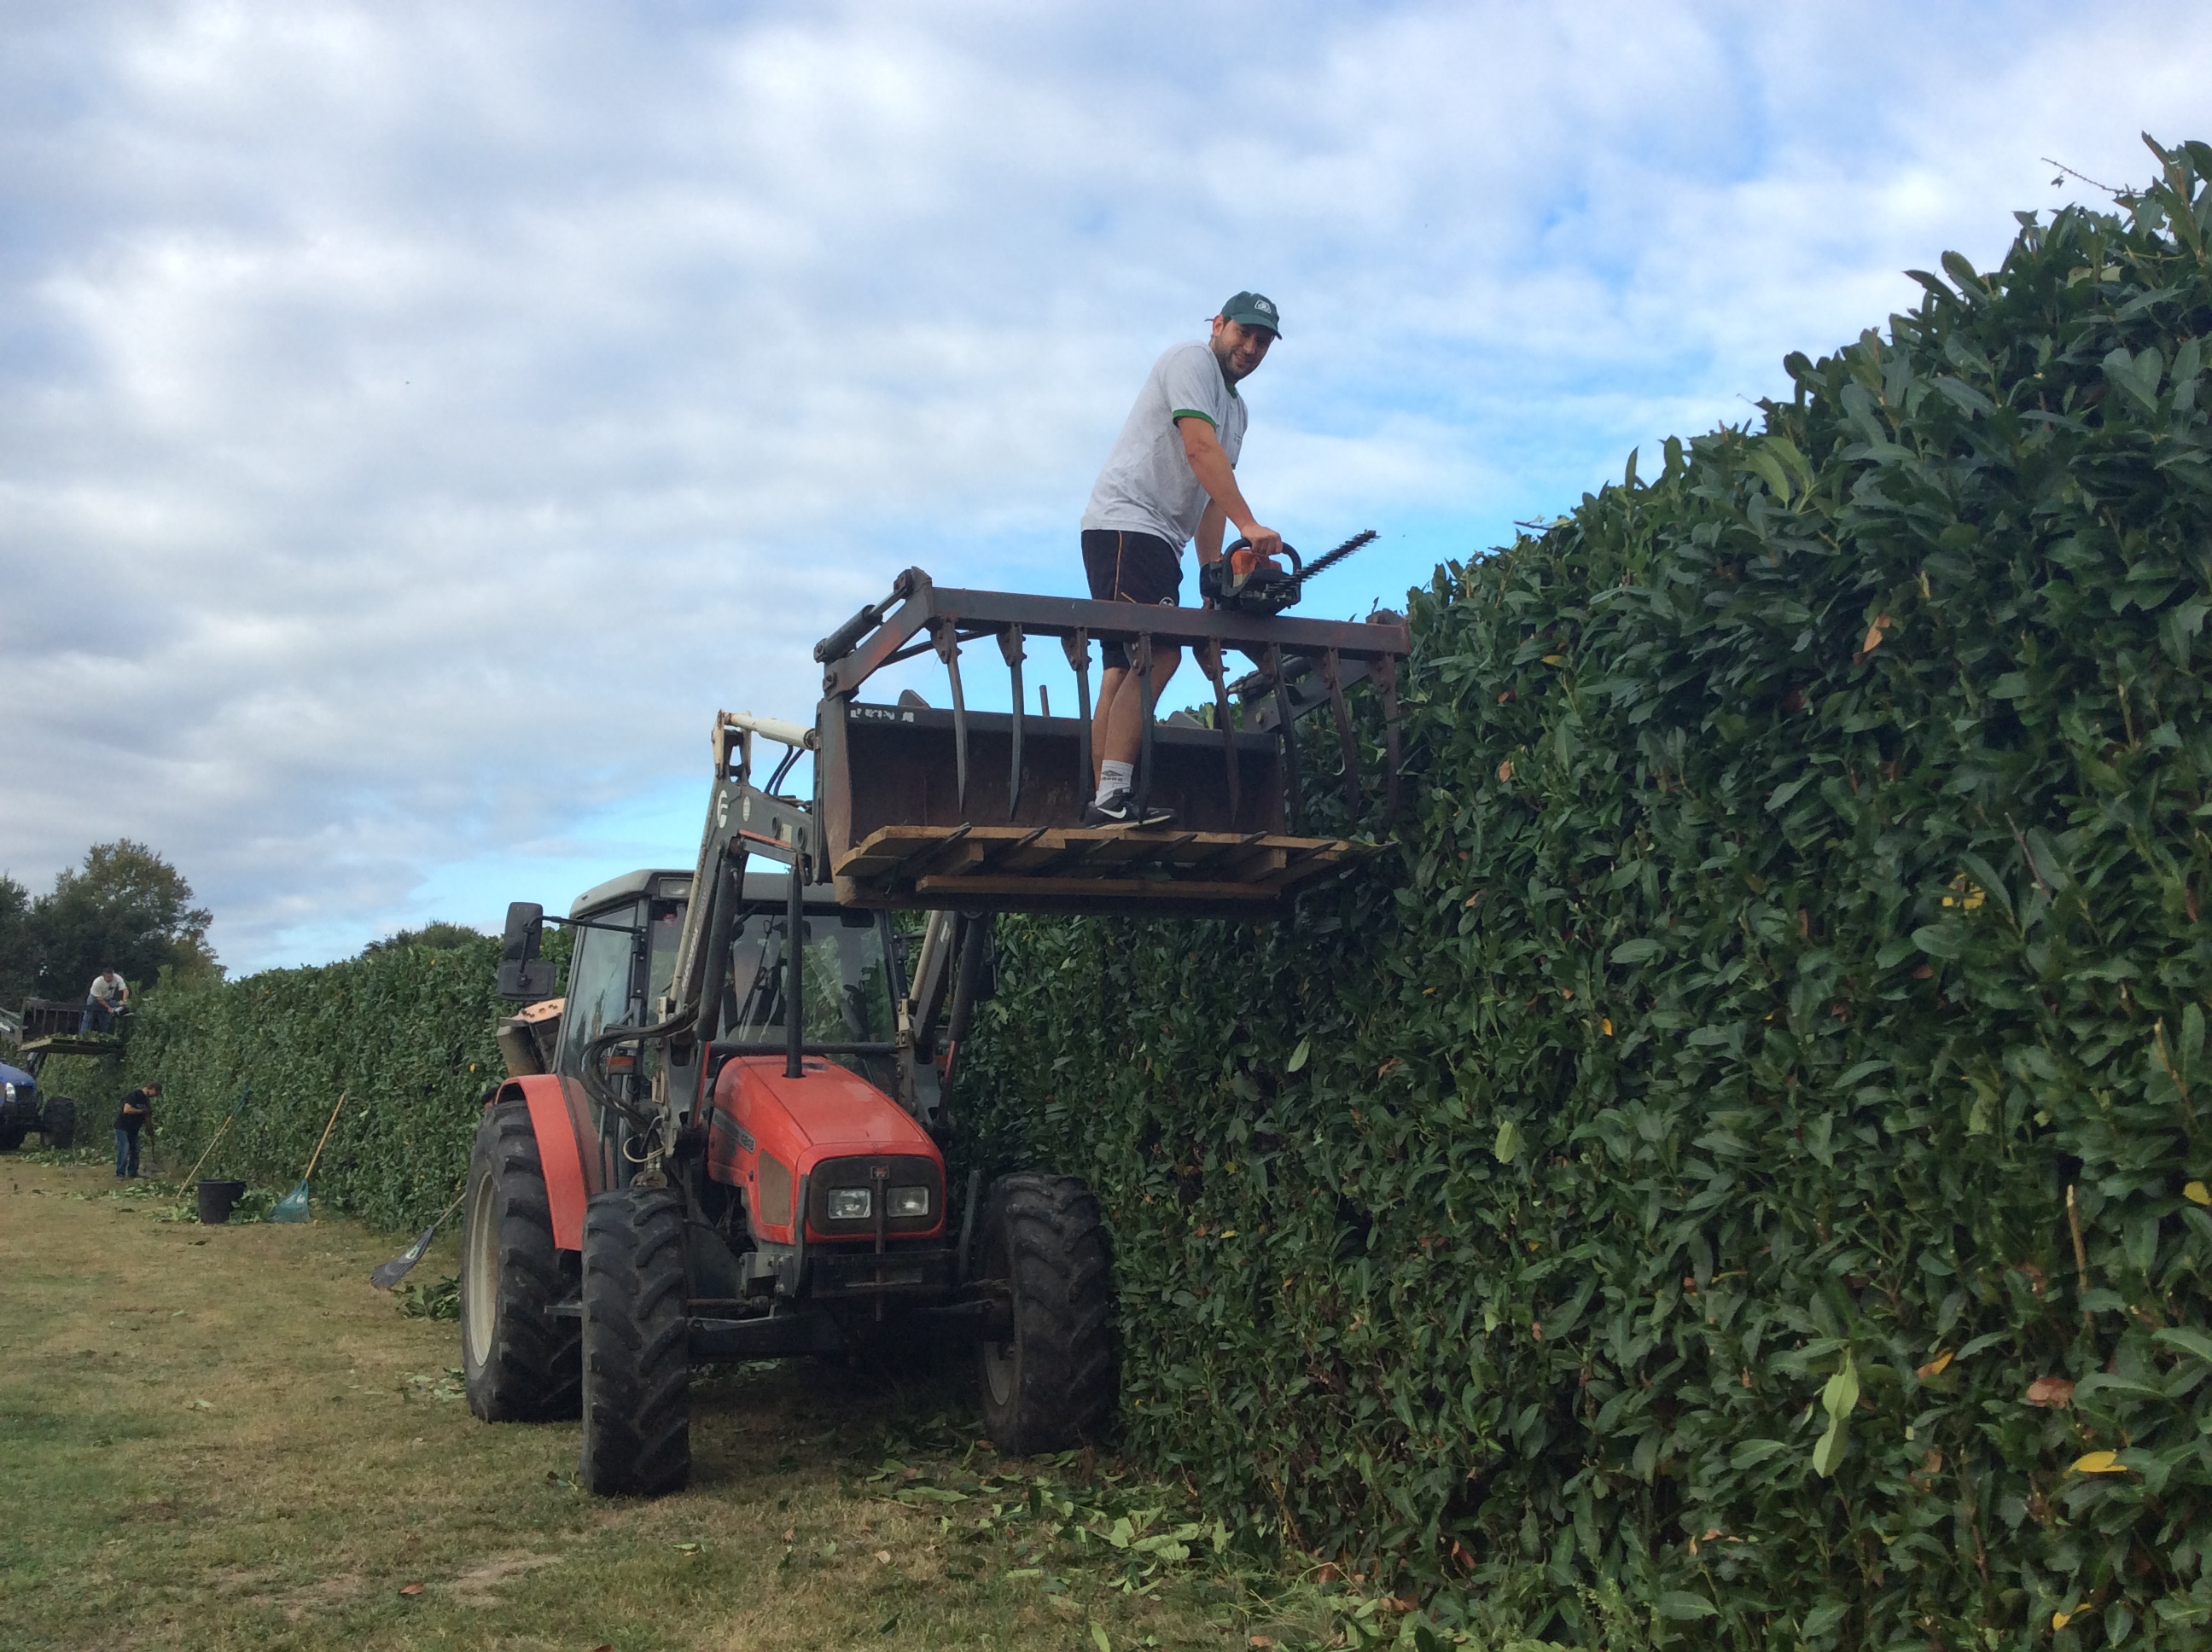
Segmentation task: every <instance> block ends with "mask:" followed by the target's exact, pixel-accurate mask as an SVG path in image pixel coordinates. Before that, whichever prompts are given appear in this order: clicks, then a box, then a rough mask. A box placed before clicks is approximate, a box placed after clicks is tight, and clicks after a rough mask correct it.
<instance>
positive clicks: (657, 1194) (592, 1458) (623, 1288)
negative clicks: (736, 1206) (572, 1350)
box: [582, 1187, 691, 1497]
mask: <svg viewBox="0 0 2212 1652" xmlns="http://www.w3.org/2000/svg"><path fill="white" fill-rule="evenodd" d="M689 1290H690V1287H689V1281H688V1279H687V1278H686V1274H685V1269H684V1200H683V1196H682V1195H681V1194H680V1193H677V1192H676V1191H675V1190H674V1189H673V1188H669V1187H623V1188H618V1189H617V1190H615V1191H613V1192H610V1193H597V1194H594V1195H593V1196H592V1200H591V1202H590V1203H589V1204H587V1205H586V1206H585V1207H584V1452H583V1462H582V1467H583V1481H584V1485H585V1489H586V1490H587V1491H595V1492H597V1493H598V1494H599V1496H601V1497H664V1496H665V1495H667V1494H668V1493H669V1492H671V1491H682V1490H683V1489H684V1483H685V1482H686V1481H687V1480H689V1479H690V1477H691V1349H690V1326H689V1325H688V1324H687V1322H686V1320H687V1313H688V1309H689V1306H690V1296H689Z"/></svg>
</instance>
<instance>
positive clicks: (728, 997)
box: [721, 911, 898, 1044]
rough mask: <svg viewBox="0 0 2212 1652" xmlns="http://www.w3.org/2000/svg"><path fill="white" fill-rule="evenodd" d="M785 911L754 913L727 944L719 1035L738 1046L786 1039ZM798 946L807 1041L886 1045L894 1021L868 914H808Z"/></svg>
mask: <svg viewBox="0 0 2212 1652" xmlns="http://www.w3.org/2000/svg"><path fill="white" fill-rule="evenodd" d="M785 926H786V918H785V914H783V913H782V912H781V911H778V912H775V913H768V912H759V911H757V912H754V913H752V914H750V915H749V916H748V917H747V918H746V919H745V920H744V923H743V925H741V926H739V928H738V932H737V933H736V935H735V936H734V937H733V938H732V940H731V943H730V974H729V985H728V987H726V988H725V989H724V993H723V998H722V1016H721V1036H722V1037H724V1038H726V1039H730V1040H733V1041H735V1042H738V1043H746V1044H755V1043H770V1042H775V1041H777V1040H779V1039H781V1038H782V1037H783V1036H784V1026H785V1021H784V1005H783V999H784V976H785V970H784V945H785ZM800 944H801V945H802V946H803V947H804V948H805V954H804V957H802V959H801V961H800V966H799V975H800V983H801V990H802V993H803V994H804V999H805V1020H804V1022H803V1023H802V1025H803V1026H804V1028H805V1036H806V1039H807V1041H808V1042H810V1043H821V1044H888V1043H889V1042H891V1038H892V1036H893V1035H894V1033H895V1032H896V1029H897V1025H898V1017H897V1015H896V1011H895V1010H894V1009H893V1007H892V1003H891V978H890V963H889V961H888V960H887V959H886V958H885V957H884V940H883V929H882V926H880V925H879V924H878V922H877V921H876V917H875V914H873V913H867V912H836V911H815V912H809V913H808V914H806V919H805V927H804V929H803V931H802V932H801V935H800Z"/></svg>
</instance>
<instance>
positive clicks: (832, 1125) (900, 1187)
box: [707, 1055, 945, 1245]
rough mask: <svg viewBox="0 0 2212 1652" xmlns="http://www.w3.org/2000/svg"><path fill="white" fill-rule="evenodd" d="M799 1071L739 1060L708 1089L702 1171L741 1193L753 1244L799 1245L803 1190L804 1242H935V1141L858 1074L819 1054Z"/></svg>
mask: <svg viewBox="0 0 2212 1652" xmlns="http://www.w3.org/2000/svg"><path fill="white" fill-rule="evenodd" d="M707 1165H708V1175H711V1176H712V1177H713V1178H714V1180H715V1181H719V1182H721V1183H722V1184H723V1185H725V1186H726V1187H734V1188H736V1189H737V1190H738V1192H739V1193H741V1194H743V1195H744V1206H745V1219H746V1224H747V1225H748V1227H749V1228H750V1230H751V1232H752V1236H753V1237H754V1238H755V1239H757V1240H759V1241H762V1242H766V1243H769V1244H784V1245H787V1244H793V1243H795V1242H797V1237H798V1221H797V1217H798V1211H797V1203H798V1200H799V1190H800V1188H801V1187H805V1188H806V1190H807V1192H806V1202H807V1206H808V1209H807V1213H806V1214H807V1221H806V1240H807V1242H808V1243H809V1244H814V1243H820V1242H829V1243H836V1242H840V1241H851V1240H860V1241H866V1242H870V1243H872V1242H874V1241H875V1240H876V1239H877V1237H878V1235H879V1234H880V1236H882V1237H884V1238H885V1239H900V1240H908V1239H923V1238H935V1237H939V1236H942V1235H943V1234H944V1232H945V1158H944V1156H943V1155H942V1154H941V1153H939V1151H938V1149H937V1144H936V1143H935V1142H933V1141H932V1140H931V1139H929V1136H928V1134H927V1132H925V1131H924V1130H923V1129H922V1127H921V1126H920V1125H918V1124H916V1123H915V1121H914V1120H913V1119H912V1118H911V1117H910V1116H908V1114H907V1111H906V1109H905V1108H902V1107H901V1106H900V1105H899V1104H898V1103H897V1102H895V1101H893V1100H892V1099H891V1098H890V1096H886V1095H884V1092H883V1091H882V1090H878V1089H877V1088H876V1087H875V1086H874V1085H873V1084H870V1083H869V1082H868V1081H867V1080H866V1079H865V1078H861V1077H860V1075H859V1074H858V1073H856V1072H851V1071H849V1070H848V1069H847V1068H845V1067H842V1066H838V1065H837V1064H836V1062H834V1061H828V1060H823V1059H822V1058H821V1057H819V1056H809V1057H807V1058H806V1060H805V1075H804V1076H803V1077H801V1078H787V1077H785V1076H784V1070H783V1058H782V1057H781V1056H764V1055H741V1056H737V1057H734V1058H733V1059H732V1060H729V1061H728V1062H726V1063H725V1064H724V1066H723V1067H722V1070H721V1072H720V1075H719V1076H718V1077H717V1078H716V1079H715V1082H714V1113H713V1117H712V1120H711V1121H710V1122H709V1123H708V1132H707ZM863 1193H865V1194H866V1198H865V1199H863V1198H862V1197H861V1195H862V1194H863ZM863 1206H865V1212H863Z"/></svg>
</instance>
